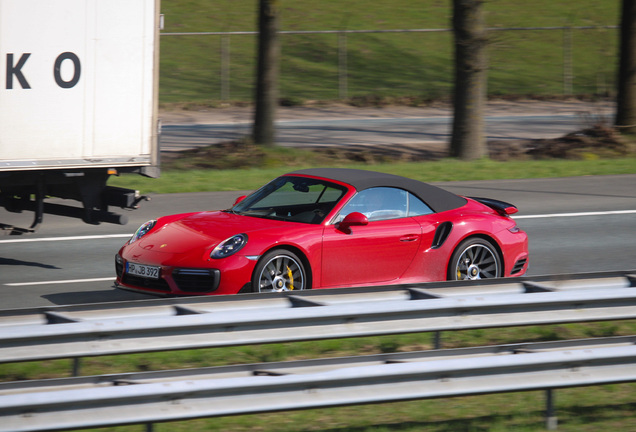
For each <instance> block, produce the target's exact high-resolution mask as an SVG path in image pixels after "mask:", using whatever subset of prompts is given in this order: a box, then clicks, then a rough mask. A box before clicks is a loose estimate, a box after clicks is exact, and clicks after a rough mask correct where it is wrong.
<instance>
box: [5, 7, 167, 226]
mask: <svg viewBox="0 0 636 432" xmlns="http://www.w3.org/2000/svg"><path fill="white" fill-rule="evenodd" d="M159 27H160V1H159V0H0V204H1V205H3V206H4V207H5V208H6V209H7V210H9V211H15V212H21V211H23V210H31V211H33V212H34V219H33V223H32V224H31V226H30V228H27V229H21V228H16V227H14V226H11V225H7V224H2V223H0V228H1V229H2V230H3V231H5V232H6V233H21V232H27V231H33V230H34V229H35V228H36V227H37V225H38V224H40V223H41V222H42V218H43V214H44V213H49V212H50V213H57V214H64V215H68V216H77V217H80V218H82V219H83V220H84V221H85V222H87V223H99V222H113V223H125V222H126V218H125V217H123V216H119V215H116V214H114V213H111V212H110V211H109V209H108V208H109V206H115V207H120V208H136V206H137V204H138V202H139V201H140V200H142V199H143V198H144V197H141V196H139V193H138V192H137V191H134V190H130V189H122V188H115V187H111V186H107V184H106V183H107V181H108V178H109V177H110V176H111V175H113V174H119V173H130V172H132V173H139V174H141V175H145V176H149V177H157V176H158V175H159V143H158V141H159V140H158V138H159V122H158V116H157V106H158V104H157V99H158V81H159V62H158V59H159V30H160V29H159ZM48 197H58V198H64V199H69V200H74V201H73V202H75V201H77V202H79V203H81V204H76V205H71V206H67V205H59V204H56V205H52V204H49V203H45V198H48ZM61 202H64V203H65V202H66V201H61ZM0 222H2V221H0Z"/></svg>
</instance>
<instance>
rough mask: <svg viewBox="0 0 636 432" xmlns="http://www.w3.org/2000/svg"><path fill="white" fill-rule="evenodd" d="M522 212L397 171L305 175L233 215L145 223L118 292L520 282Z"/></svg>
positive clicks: (121, 259) (119, 258)
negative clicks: (502, 279) (504, 279)
mask: <svg viewBox="0 0 636 432" xmlns="http://www.w3.org/2000/svg"><path fill="white" fill-rule="evenodd" d="M516 211H517V209H516V207H514V206H513V205H511V204H508V203H505V202H502V201H497V200H491V199H485V198H465V197H461V196H458V195H455V194H452V193H450V192H447V191H445V190H443V189H440V188H438V187H435V186H432V185H429V184H426V183H422V182H419V181H415V180H412V179H408V178H405V177H400V176H395V175H390V174H383V173H377V172H372V171H365V170H354V169H341V168H315V169H305V170H300V171H295V172H292V173H289V174H286V175H283V176H281V177H278V178H276V179H274V180H272V181H271V182H269V183H267V184H266V185H265V186H263V187H261V188H260V189H258V190H257V191H255V192H254V193H252V194H251V195H249V196H247V197H240V198H239V199H237V201H236V203H235V205H234V206H233V207H232V208H229V209H227V210H221V211H205V212H197V213H185V214H177V215H172V216H164V217H161V218H159V219H157V220H151V221H148V222H146V223H144V224H143V225H142V226H141V227H140V228H139V229H138V230H137V231H136V232H135V234H134V235H133V236H132V238H131V239H130V240H129V241H128V242H127V243H126V244H125V245H124V246H123V247H122V248H121V249H120V250H119V252H118V253H117V255H116V257H115V268H116V272H117V281H116V284H117V286H118V287H120V288H123V289H127V290H133V291H141V292H145V293H154V294H159V295H202V294H236V293H246V292H271V291H289V290H303V289H310V288H311V289H316V288H332V287H353V286H373V285H376V286H377V285H388V284H405V283H415V282H426V281H441V280H457V279H483V278H496V277H505V276H521V275H523V274H524V273H525V272H526V270H527V267H528V239H527V236H526V233H525V232H523V231H522V230H520V229H519V228H518V227H517V225H516V224H515V222H514V220H512V219H511V218H510V215H511V214H514V213H516Z"/></svg>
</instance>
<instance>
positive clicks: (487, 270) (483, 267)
mask: <svg viewBox="0 0 636 432" xmlns="http://www.w3.org/2000/svg"><path fill="white" fill-rule="evenodd" d="M502 274H503V269H502V266H501V259H500V258H499V253H498V252H497V249H496V248H495V246H494V245H493V244H492V243H491V242H489V241H488V240H485V239H482V238H469V239H466V240H464V241H463V242H462V243H460V244H459V246H457V248H456V249H455V252H453V256H452V257H451V260H450V265H449V266H448V279H449V280H476V279H487V278H497V277H501V276H502Z"/></svg>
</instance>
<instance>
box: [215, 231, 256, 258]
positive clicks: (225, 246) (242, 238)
mask: <svg viewBox="0 0 636 432" xmlns="http://www.w3.org/2000/svg"><path fill="white" fill-rule="evenodd" d="M246 244H247V234H237V235H234V236H232V237H230V238H228V239H225V240H223V241H222V242H221V243H219V245H218V246H217V247H215V248H214V249H212V252H211V253H210V258H214V259H220V258H225V257H229V256H230V255H232V254H235V253H236V252H238V251H240V250H241V249H242V248H243V246H245V245H246Z"/></svg>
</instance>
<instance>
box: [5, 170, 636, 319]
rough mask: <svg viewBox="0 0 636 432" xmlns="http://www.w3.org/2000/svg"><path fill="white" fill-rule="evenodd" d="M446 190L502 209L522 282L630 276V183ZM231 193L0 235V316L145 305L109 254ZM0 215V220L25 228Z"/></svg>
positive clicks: (548, 182)
mask: <svg viewBox="0 0 636 432" xmlns="http://www.w3.org/2000/svg"><path fill="white" fill-rule="evenodd" d="M437 185H438V186H441V187H444V188H446V189H448V190H450V191H452V192H455V193H458V194H462V195H467V196H482V197H490V198H495V199H500V200H504V201H509V202H512V203H514V204H516V205H517V206H518V207H519V210H520V211H519V213H518V215H516V220H517V221H518V225H519V226H520V227H521V228H522V229H524V230H526V231H527V232H528V235H529V238H530V271H529V273H528V274H529V275H544V274H563V273H584V272H596V271H610V270H631V269H636V250H635V248H634V244H636V175H624V176H602V177H573V178H562V179H536V180H510V181H475V182H453V183H438V184H437ZM239 195H242V193H241V192H214V193H190V194H171V195H156V196H153V197H152V200H151V201H149V202H146V203H142V206H141V208H140V209H139V210H135V211H132V212H129V213H127V214H128V216H129V219H130V222H129V224H128V225H126V226H120V225H110V224H101V225H86V224H84V223H82V222H78V221H77V220H73V219H69V218H62V217H57V216H53V215H45V221H44V224H43V225H42V226H41V228H40V229H39V231H38V232H37V233H35V234H33V235H29V236H4V237H0V309H10V308H20V307H37V306H47V305H61V304H79V303H92V302H109V301H122V300H134V299H148V298H153V297H150V296H146V295H143V294H135V293H128V292H124V291H119V290H116V289H114V288H113V279H114V255H115V252H116V251H117V250H118V248H119V246H120V245H121V244H123V243H124V242H125V241H126V240H127V238H128V237H129V236H130V234H131V233H132V232H133V231H134V230H135V229H136V228H137V227H138V226H139V225H140V224H141V223H143V222H145V221H146V220H148V219H152V218H155V217H157V216H160V215H164V214H171V213H179V212H186V211H198V210H211V209H220V208H226V207H228V206H229V205H231V203H232V202H233V201H234V199H235V198H236V197H237V196H239ZM30 217H31V214H30V213H26V214H24V215H20V214H10V213H6V212H5V211H4V210H0V221H2V222H3V223H13V224H16V225H20V226H25V225H28V224H29V223H30Z"/></svg>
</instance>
